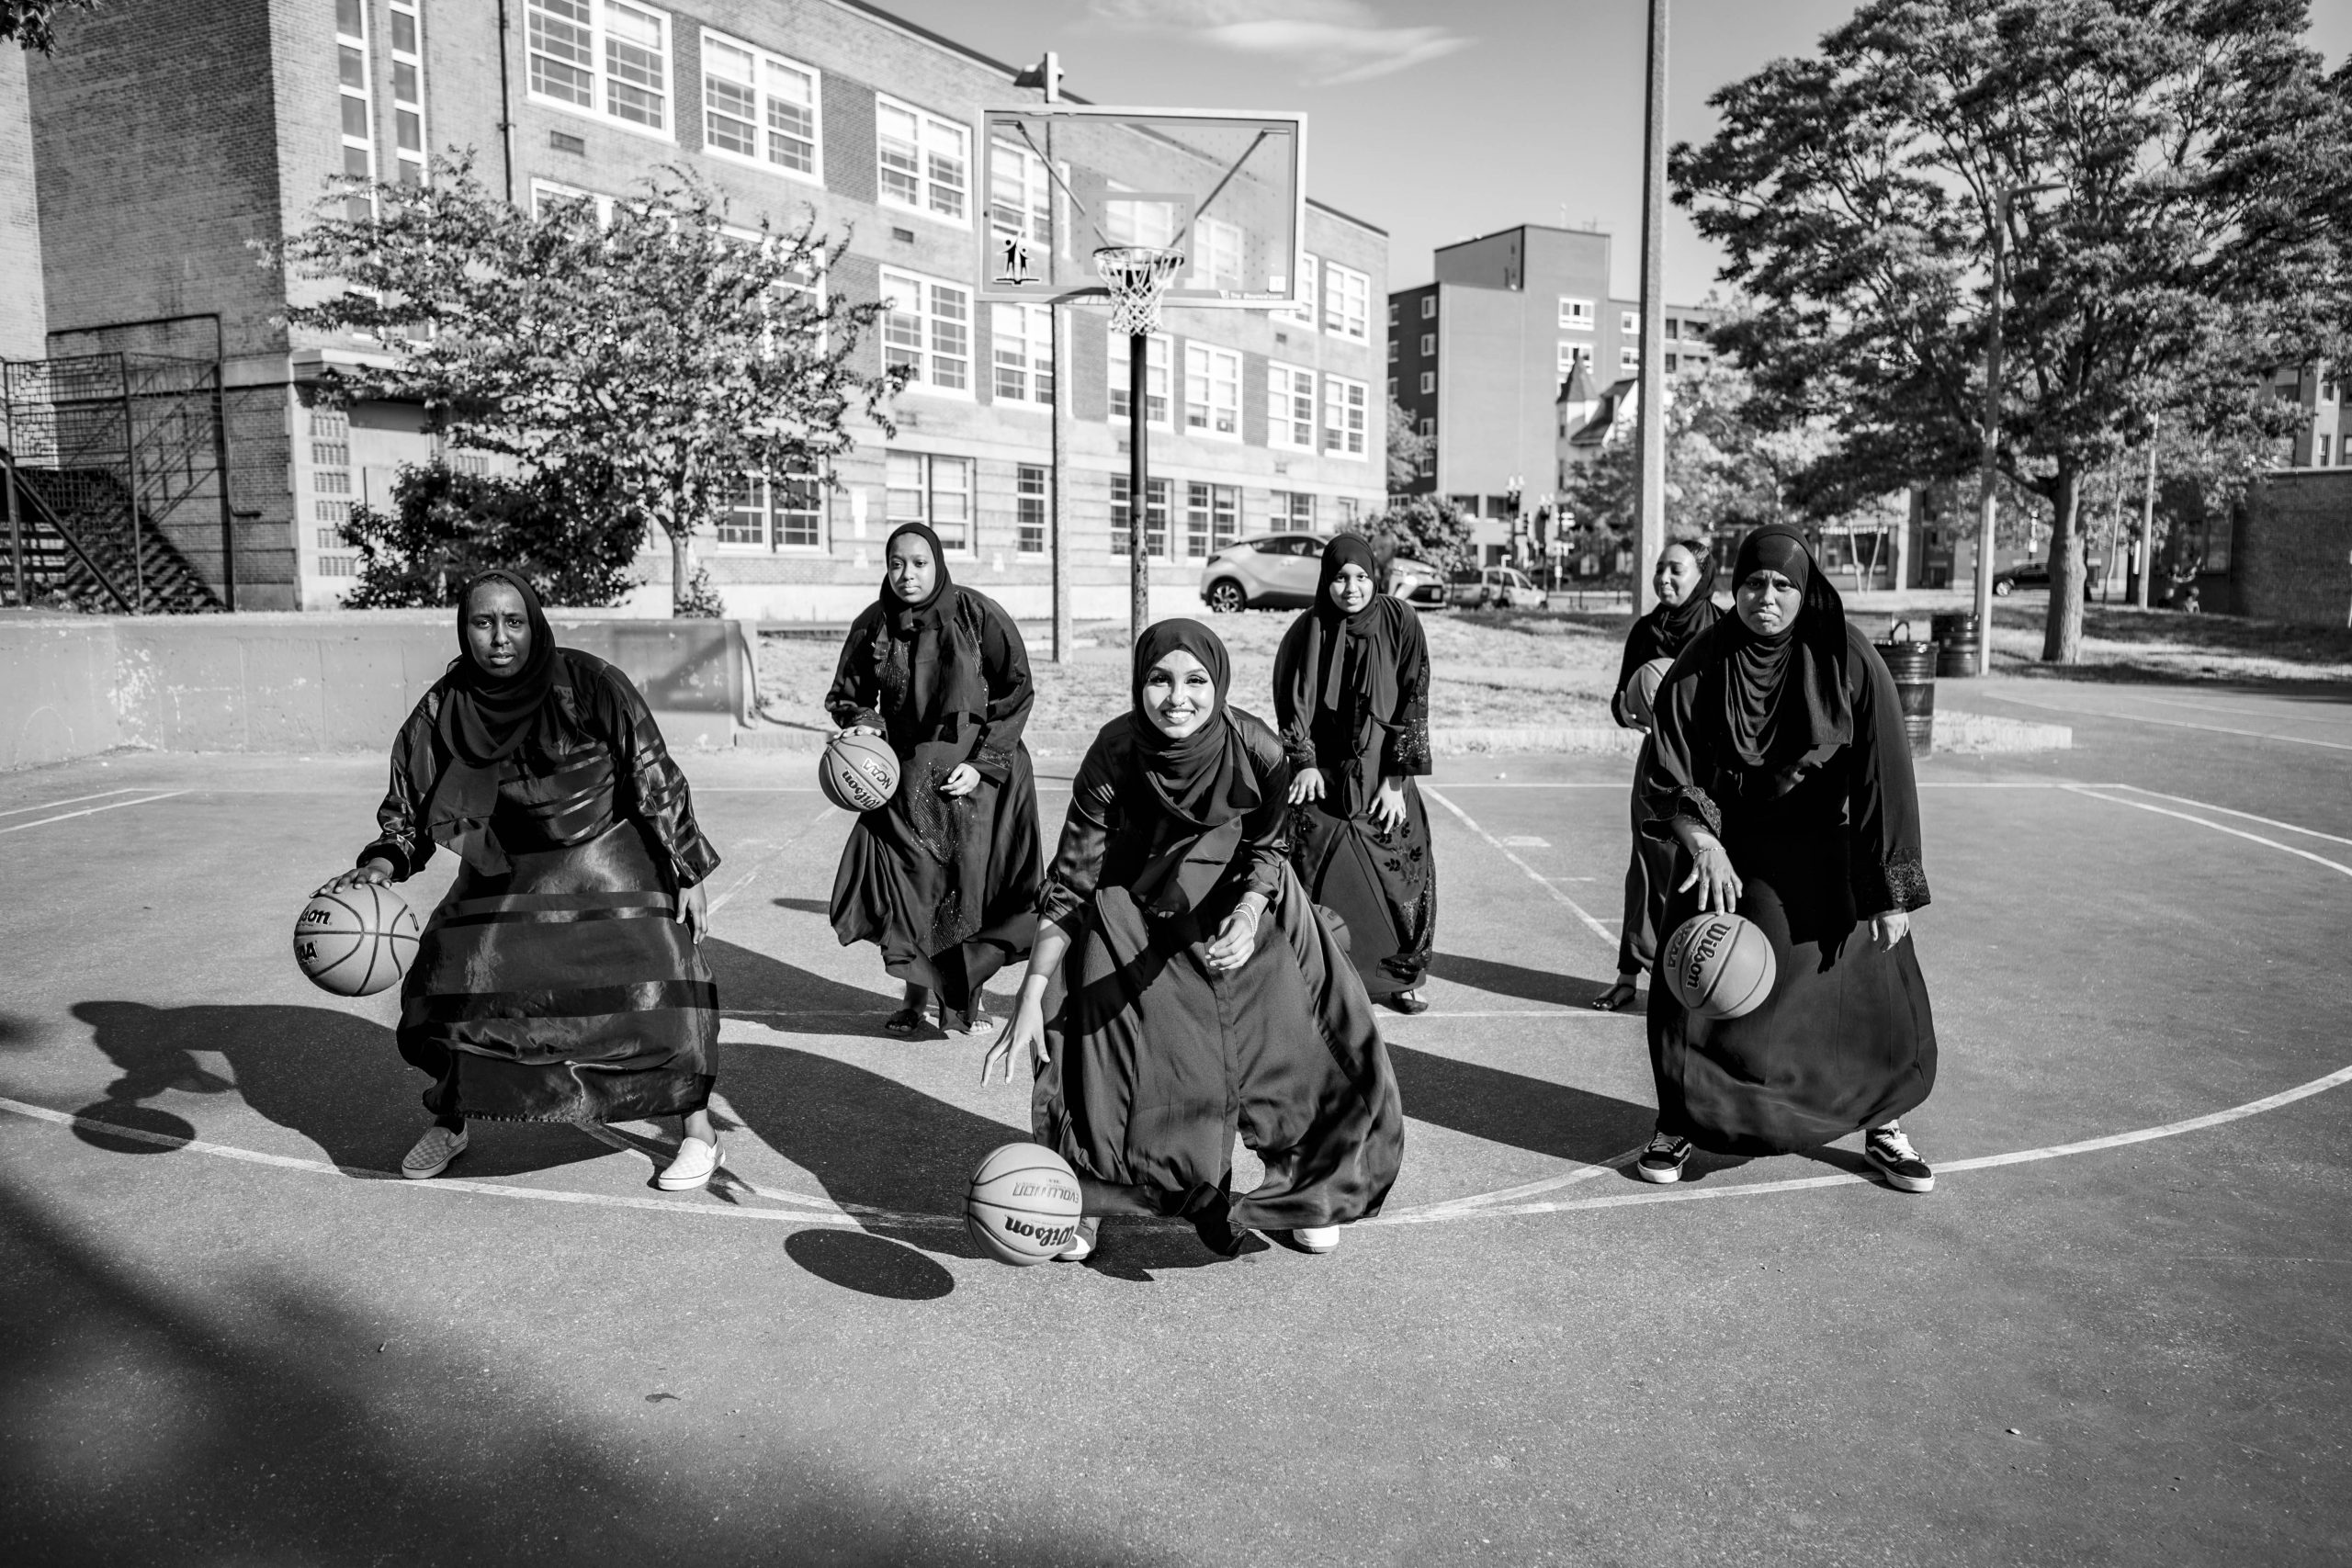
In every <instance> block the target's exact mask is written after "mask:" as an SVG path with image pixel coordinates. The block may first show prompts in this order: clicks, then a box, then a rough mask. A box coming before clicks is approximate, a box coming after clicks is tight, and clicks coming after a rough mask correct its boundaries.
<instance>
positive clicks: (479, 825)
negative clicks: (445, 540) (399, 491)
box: [424, 568, 560, 876]
mask: <svg viewBox="0 0 2352 1568" xmlns="http://www.w3.org/2000/svg"><path fill="white" fill-rule="evenodd" d="M492 583H503V584H505V585H506V586H507V587H509V588H512V589H514V590H515V592H516V593H518V594H520V595H522V599H523V609H524V612H525V614H526V615H527V616H528V617H529V620H530V626H531V651H530V652H529V653H528V654H526V655H525V656H524V659H523V663H522V667H521V668H520V669H518V670H516V671H515V672H514V673H512V674H510V675H507V676H504V677H503V678H502V677H498V676H493V675H492V674H491V672H490V671H487V670H484V669H483V668H482V667H481V665H479V664H477V663H475V662H474V657H473V654H472V652H471V651H470V650H469V649H468V648H467V647H466V615H467V612H468V610H469V608H470V607H471V605H472V604H473V599H474V595H475V593H476V592H479V591H480V590H481V589H482V588H484V587H486V586H488V585H490V584H492ZM559 669H560V661H559V660H558V656H557V653H556V647H555V633H554V632H553V631H552V630H550V629H549V628H548V615H547V611H546V610H545V609H544V608H542V607H541V606H540V604H539V596H538V593H537V592H536V591H535V590H534V589H533V588H532V587H531V585H530V584H529V583H528V582H526V581H524V580H523V578H522V577H521V576H520V575H519V574H517V573H515V572H512V571H508V570H505V569H503V568H493V569H492V570H489V571H485V572H483V573H481V575H480V576H478V577H476V578H475V579H473V581H470V582H469V583H467V584H466V587H465V591H464V592H461V593H459V594H458V657H457V659H456V660H455V661H454V662H452V663H451V664H450V666H449V670H448V673H447V674H446V675H444V676H443V677H442V678H441V679H442V686H443V690H442V695H441V714H440V718H439V721H438V724H437V727H436V728H437V731H438V734H439V736H440V739H441V744H442V747H443V748H444V749H445V750H447V755H448V761H447V762H446V763H444V764H443V766H442V769H441V776H440V777H439V778H438V779H436V780H435V782H434V785H433V796H432V799H431V801H430V802H429V803H428V804H427V806H426V808H425V818H424V827H425V831H426V832H427V833H429V834H431V835H432V837H433V840H434V841H435V842H436V843H438V844H441V845H443V846H445V847H446V848H447V849H450V850H452V851H454V852H456V853H457V854H458V856H459V857H460V858H461V859H463V860H464V861H465V862H466V863H467V864H469V865H470V866H472V867H473V868H474V869H475V870H477V871H481V872H483V873H486V874H490V875H493V876H495V875H502V874H504V873H505V872H506V871H507V870H509V869H510V863H509V862H508V861H507V858H506V851H505V849H504V847H503V846H502V845H501V844H500V843H499V841H498V835H497V834H495V833H493V832H492V830H491V826H490V818H491V813H492V812H493V811H494V810H496V809H497V807H498V772H499V767H500V764H502V763H503V762H504V761H507V759H509V758H511V757H513V756H515V754H516V753H517V752H519V751H520V750H522V749H523V744H524V742H525V741H526V740H528V739H530V738H531V733H532V731H533V730H534V729H535V728H537V725H538V721H539V718H540V716H541V715H542V714H543V713H545V712H546V711H547V709H548V705H550V703H551V702H552V701H553V698H554V693H555V682H556V675H557V673H558V671H559Z"/></svg>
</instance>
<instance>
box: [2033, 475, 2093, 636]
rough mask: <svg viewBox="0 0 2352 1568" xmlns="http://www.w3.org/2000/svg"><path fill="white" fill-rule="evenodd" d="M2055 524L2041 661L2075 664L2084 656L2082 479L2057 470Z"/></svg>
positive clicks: (2053, 497)
mask: <svg viewBox="0 0 2352 1568" xmlns="http://www.w3.org/2000/svg"><path fill="white" fill-rule="evenodd" d="M2051 501H2052V507H2051V510H2052V513H2055V514H2056V518H2057V526H2056V527H2055V528H2053V529H2052V531H2051V535H2050V615H2049V618H2048V619H2047V620H2046V621H2045V622H2043V624H2042V629H2041V661H2042V662H2043V663H2044V664H2075V663H2079V662H2080V661H2081V660H2082V657H2083V573H2084V567H2083V535H2082V523H2083V478H2082V475H2081V474H2080V473H2078V472H2076V471H2075V469H2073V468H2060V469H2059V470H2058V493H2057V494H2056V495H2054V496H2052V497H2051Z"/></svg>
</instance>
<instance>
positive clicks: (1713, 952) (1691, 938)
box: [1658, 915, 1779, 1018]
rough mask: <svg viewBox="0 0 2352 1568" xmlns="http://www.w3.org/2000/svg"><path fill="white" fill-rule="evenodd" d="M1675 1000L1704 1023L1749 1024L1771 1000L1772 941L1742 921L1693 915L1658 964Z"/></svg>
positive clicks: (1752, 923)
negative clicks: (1706, 1020)
mask: <svg viewBox="0 0 2352 1568" xmlns="http://www.w3.org/2000/svg"><path fill="white" fill-rule="evenodd" d="M1658 962H1659V966H1660V968H1661V969H1662V970H1663V971H1664V972H1665V975H1666V982H1667V984H1668V985H1669V986H1671V987H1674V995H1675V999H1676V1000H1678V1001H1679V1002H1680V1003H1681V1004H1682V1005H1683V1007H1684V1008H1686V1009H1688V1010H1690V1011H1691V1012H1693V1013H1696V1014H1697V1015H1698V1016H1699V1017H1701V1018H1744V1017H1746V1016H1747V1014H1749V1013H1751V1012H1754V1011H1755V1010H1757V1009H1758V1008H1760V1007H1762V1006H1763V1005H1764V998H1767V997H1769V996H1770V995H1771V994H1772V981H1773V978H1774V976H1776V975H1777V973H1778V971H1779V966H1778V964H1776V963H1775V962H1774V960H1773V957H1772V942H1771V939H1770V938H1769V937H1767V936H1766V935H1765V934H1764V932H1763V931H1761V930H1760V929H1759V928H1758V926H1757V924H1756V922H1755V921H1753V920H1746V919H1741V918H1740V917H1739V916H1737V915H1693V916H1691V919H1687V920H1685V921H1683V922H1682V923H1681V924H1680V925H1679V926H1677V927H1676V928H1675V931H1674V934H1673V935H1672V936H1670V937H1668V938H1667V939H1666V953H1665V954H1664V955H1663V956H1662V957H1661V958H1660V959H1659V961H1658Z"/></svg>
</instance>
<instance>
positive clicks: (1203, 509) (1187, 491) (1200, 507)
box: [1184, 479, 1241, 561]
mask: <svg viewBox="0 0 2352 1568" xmlns="http://www.w3.org/2000/svg"><path fill="white" fill-rule="evenodd" d="M1239 537H1241V487H1240V486H1238V485H1221V484H1212V483H1210V482H1209V481H1208V480H1206V479H1187V480H1186V481H1185V482H1184V558H1185V559H1186V560H1188V561H1201V560H1206V559H1208V558H1209V557H1211V556H1213V555H1215V554H1216V552H1217V551H1219V550H1221V549H1223V548H1225V547H1227V545H1230V544H1232V543H1233V542H1234V541H1235V540H1236V539H1238V538H1239Z"/></svg>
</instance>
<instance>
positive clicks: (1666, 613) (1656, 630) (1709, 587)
mask: <svg viewBox="0 0 2352 1568" xmlns="http://www.w3.org/2000/svg"><path fill="white" fill-rule="evenodd" d="M1666 547H1667V548H1668V549H1669V550H1671V549H1682V550H1687V551H1689V552H1690V555H1691V561H1692V562H1693V563H1694V564H1695V565H1696V566H1697V567H1698V569H1699V581H1697V582H1695V583H1693V584H1691V597H1689V598H1688V599H1685V600H1684V601H1682V603H1681V604H1665V603H1663V602H1661V603H1660V604H1659V605H1658V607H1657V609H1655V610H1653V611H1651V612H1650V636H1651V639H1652V640H1653V641H1654V642H1655V643H1656V644H1657V653H1654V654H1652V655H1650V656H1649V657H1650V658H1652V659H1657V658H1660V657H1664V658H1667V659H1671V658H1673V657H1674V656H1675V655H1676V654H1678V653H1680V652H1681V651H1682V650H1683V649H1685V648H1688V647H1689V646H1690V645H1691V638H1692V637H1697V636H1698V635H1699V634H1700V633H1701V632H1702V631H1705V630H1706V629H1707V628H1708V627H1709V626H1713V625H1714V624H1715V617H1716V616H1718V615H1721V614H1722V613H1723V612H1721V611H1720V610H1717V609H1716V608H1715V599H1714V588H1715V554H1714V551H1713V548H1712V547H1709V546H1706V545H1702V544H1700V543H1697V542H1696V541H1694V540H1690V539H1668V541H1667V542H1666ZM1645 662H1646V661H1645Z"/></svg>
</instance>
